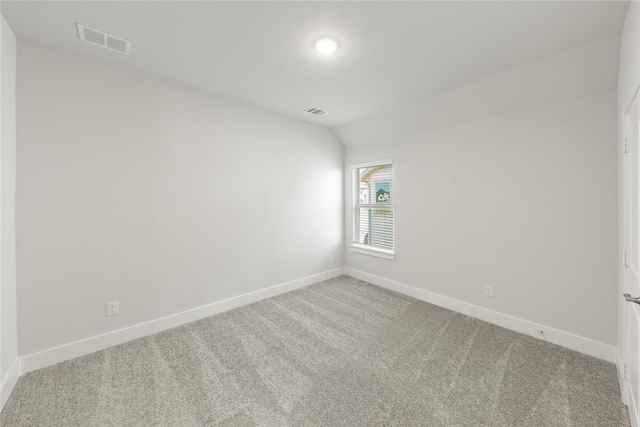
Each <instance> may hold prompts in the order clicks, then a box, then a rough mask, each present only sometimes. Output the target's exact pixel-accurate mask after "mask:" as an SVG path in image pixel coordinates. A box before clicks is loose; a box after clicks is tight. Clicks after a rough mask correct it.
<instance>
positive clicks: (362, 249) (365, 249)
mask: <svg viewBox="0 0 640 427" xmlns="http://www.w3.org/2000/svg"><path fill="white" fill-rule="evenodd" d="M387 165H391V181H392V191H393V194H392V200H393V203H391V204H390V210H391V212H392V213H393V218H392V221H391V224H392V236H393V247H392V248H391V249H385V248H380V247H375V246H371V245H364V244H362V243H359V242H355V241H354V237H355V227H356V210H357V209H359V205H360V203H359V193H358V194H354V191H355V188H356V185H358V187H359V182H358V183H356V182H355V172H354V171H355V170H358V169H361V168H368V167H374V166H387ZM350 170H351V237H350V240H351V244H350V245H349V246H350V248H351V251H352V252H354V253H358V254H362V255H369V256H373V257H377V258H382V259H386V260H389V261H393V260H395V257H396V252H395V250H396V224H395V222H396V214H395V205H396V191H395V174H396V168H395V163H394V162H393V159H386V160H379V161H375V162H366V163H357V164H352V165H351V167H350Z"/></svg>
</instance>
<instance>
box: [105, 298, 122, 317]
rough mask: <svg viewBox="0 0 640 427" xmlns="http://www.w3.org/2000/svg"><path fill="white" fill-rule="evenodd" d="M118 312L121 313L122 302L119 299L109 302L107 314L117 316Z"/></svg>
mask: <svg viewBox="0 0 640 427" xmlns="http://www.w3.org/2000/svg"><path fill="white" fill-rule="evenodd" d="M116 314H120V304H119V303H118V301H114V302H110V303H108V304H107V316H115V315H116Z"/></svg>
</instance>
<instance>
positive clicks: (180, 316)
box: [3, 268, 344, 396]
mask: <svg viewBox="0 0 640 427" xmlns="http://www.w3.org/2000/svg"><path fill="white" fill-rule="evenodd" d="M342 274H344V269H343V268H336V269H333V270H329V271H325V272H323V273H319V274H314V275H312V276H307V277H303V278H301V279H297V280H293V281H291V282H287V283H282V284H279V285H275V286H271V287H269V288H265V289H260V290H258V291H254V292H249V293H247V294H244V295H239V296H237V297H233V298H229V299H225V300H222V301H217V302H214V303H211V304H207V305H204V306H201V307H197V308H194V309H191V310H187V311H183V312H181V313H176V314H172V315H170V316H166V317H162V318H160V319H155V320H151V321H149V322H144V323H140V324H137V325H133V326H129V327H126V328H122V329H119V330H117V331H112V332H107V333H105V334H102V335H97V336H95V337H90V338H85V339H83V340H79V341H75V342H72V343H68V344H64V345H61V346H58V347H54V348H50V349H47V350H43V351H40V352H37V353H32V354H28V355H26V356H22V358H21V365H22V373H23V374H26V373H27V372H31V371H35V370H37V369H42V368H46V367H47V366H52V365H55V364H57V363H60V362H64V361H65V360H70V359H75V358H76V357H80V356H84V355H87V354H90V353H94V352H96V351H100V350H104V349H105V348H109V347H113V346H114V345H119V344H123V343H125V342H128V341H132V340H135V339H138V338H142V337H145V336H148V335H152V334H155V333H158V332H162V331H165V330H167V329H171V328H175V327H176V326H181V325H184V324H186V323H190V322H194V321H196V320H200V319H203V318H205V317H208V316H212V315H214V314H218V313H222V312H223V311H228V310H231V309H234V308H237V307H241V306H243V305H247V304H251V303H254V302H257V301H261V300H263V299H265V298H270V297H273V296H276V295H280V294H283V293H286V292H290V291H293V290H295V289H300V288H304V287H305V286H309V285H312V284H314V283H318V282H322V281H323V280H328V279H332V278H334V277H338V276H340V275H342ZM3 396H4V395H3Z"/></svg>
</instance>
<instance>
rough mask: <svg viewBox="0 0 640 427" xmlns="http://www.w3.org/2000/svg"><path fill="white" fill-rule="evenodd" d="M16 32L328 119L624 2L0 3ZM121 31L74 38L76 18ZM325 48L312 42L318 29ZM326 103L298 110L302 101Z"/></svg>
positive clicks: (347, 117) (497, 60)
mask: <svg viewBox="0 0 640 427" xmlns="http://www.w3.org/2000/svg"><path fill="white" fill-rule="evenodd" d="M1 5H2V6H1V7H2V14H3V16H4V17H5V19H6V20H7V22H8V23H9V25H10V26H11V28H12V29H13V30H14V32H15V33H16V35H17V36H18V37H19V38H20V39H24V40H27V41H30V42H33V43H37V44H41V45H45V46H49V47H53V48H56V49H60V50H62V51H66V52H70V53H74V54H78V55H82V56H85V57H88V58H91V59H93V60H96V61H103V62H108V63H111V64H115V65H117V66H121V67H125V68H128V69H131V70H134V71H136V72H142V73H147V74H152V75H155V76H158V77H160V78H164V79H168V80H170V81H173V82H176V83H179V84H183V85H186V86H189V87H192V88H196V89H199V90H203V91H206V92H209V93H212V94H215V95H219V96H223V97H226V98H232V99H236V100H239V101H242V102H246V103H249V104H252V105H255V106H258V107H261V108H265V109H268V110H271V111H274V112H277V113H280V114H283V115H286V116H290V117H293V118H298V119H301V120H307V121H310V122H313V123H316V124H319V125H321V126H326V127H331V128H336V127H338V126H341V125H342V126H344V125H346V124H348V123H350V122H353V121H356V120H362V119H365V118H367V117H375V115H376V114H380V112H382V111H385V110H387V109H389V108H391V107H393V106H395V105H401V104H406V103H410V102H411V101H412V100H415V99H420V98H424V97H429V96H432V95H435V94H438V93H441V92H443V91H446V90H449V89H451V88H454V87H457V86H460V85H463V84H465V83H468V82H471V81H474V80H477V79H480V78H483V77H486V76H489V75H492V74H495V73H499V72H501V71H504V70H507V69H510V68H513V67H517V66H519V65H522V64H525V63H528V62H531V61H535V60H538V59H540V58H544V57H546V56H549V55H553V54H555V53H557V52H560V51H564V50H567V49H571V48H574V47H577V46H579V45H582V44H585V43H589V42H593V41H596V40H599V39H602V38H605V37H608V36H615V35H617V34H619V33H620V31H621V30H622V26H623V23H624V17H625V13H626V10H627V7H628V2H627V1H495V2H494V1H469V2H465V1H424V2H420V1H413V2H401V1H379V2H364V1H354V2H349V1H335V2H325V1H304V2H302V1H300V2H298V1H283V2H270V1H258V2H251V1H222V2H213V1H199V2H187V1H160V2H154V1H69V2H65V1H44V2H38V1H5V0H3V1H2V3H1ZM77 23H79V24H83V25H85V26H87V27H90V28H93V29H97V30H100V31H103V32H105V33H108V34H111V35H113V36H116V37H118V38H121V39H124V40H127V41H130V42H131V52H130V55H123V54H121V53H119V52H116V51H112V50H108V49H104V48H100V47H98V46H95V45H92V44H89V43H86V42H83V41H81V40H80V39H79V38H78V29H77V26H76V24H77ZM325 36H329V37H333V38H335V39H336V40H337V42H338V50H337V52H336V53H335V54H334V55H331V56H323V55H321V54H319V53H318V52H316V51H315V50H314V42H315V41H316V40H317V39H318V38H320V37H325ZM312 106H313V107H317V108H320V109H322V110H325V111H327V112H328V114H324V115H321V116H313V115H310V114H308V113H304V112H303V110H305V109H307V108H308V107H312Z"/></svg>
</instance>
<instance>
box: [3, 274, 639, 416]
mask: <svg viewBox="0 0 640 427" xmlns="http://www.w3.org/2000/svg"><path fill="white" fill-rule="evenodd" d="M0 423H1V425H2V427H8V426H210V425H223V426H253V425H261V426H288V425H300V426H311V425H325V426H340V425H349V426H374V425H385V426H387V425H389V426H391V425H396V426H413V425H415V426H419V425H423V426H574V427H583V426H599V427H602V426H616V427H617V426H628V425H629V420H628V417H627V415H626V408H624V406H623V405H622V404H621V403H620V394H619V388H618V384H617V376H616V371H615V367H614V365H612V364H610V363H606V362H603V361H601V360H597V359H594V358H591V357H588V356H584V355H581V354H579V353H576V352H573V351H570V350H567V349H564V348H561V347H558V346H555V345H552V344H549V343H547V342H544V341H541V340H538V339H535V338H531V337H528V336H525V335H521V334H518V333H515V332H512V331H509V330H506V329H503V328H500V327H497V326H493V325H491V324H488V323H485V322H482V321H480V320H476V319H473V318H470V317H467V316H464V315H461V314H458V313H455V312H452V311H449V310H445V309H443V308H439V307H436V306H434V305H431V304H427V303H424V302H421V301H418V300H415V299H413V298H410V297H406V296H403V295H400V294H397V293H394V292H391V291H387V290H384V289H381V288H378V287H376V286H373V285H371V284H368V283H366V282H362V281H359V280H356V279H353V278H351V277H347V276H342V277H339V278H337V279H333V280H329V281H326V282H323V283H319V284H317V285H313V286H310V287H307V288H304V289H301V290H298V291H295V292H291V293H288V294H285V295H281V296H279V297H275V298H270V299H268V300H264V301H261V302H259V303H256V304H252V305H250V306H246V307H242V308H239V309H236V310H232V311H230V312H227V313H223V314H220V315H217V316H212V317H209V318H206V319H204V320H201V321H198V322H195V323H191V324H188V325H185V326H182V327H179V328H176V329H172V330H170V331H167V332H163V333H160V334H157V335H153V336H149V337H146V338H143V339H140V340H137V341H133V342H130V343H127V344H123V345H120V346H117V347H113V348H109V349H107V350H104V351H101V352H98V353H94V354H91V355H88V356H85V357H81V358H78V359H75V360H71V361H68V362H64V363H61V364H59V365H56V366H53V367H50V368H47V369H43V370H40V371H36V372H32V373H29V374H27V375H25V376H23V377H22V378H21V379H20V381H19V382H18V384H17V386H16V388H15V389H14V391H13V393H12V395H11V397H10V398H9V401H8V402H7V405H6V406H5V408H4V410H3V411H2V414H1V416H0Z"/></svg>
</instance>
